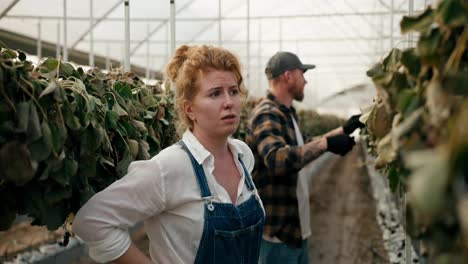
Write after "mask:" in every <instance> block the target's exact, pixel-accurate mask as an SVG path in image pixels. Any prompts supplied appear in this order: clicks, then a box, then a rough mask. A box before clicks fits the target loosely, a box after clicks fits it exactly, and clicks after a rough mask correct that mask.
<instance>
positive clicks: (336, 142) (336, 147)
mask: <svg viewBox="0 0 468 264" xmlns="http://www.w3.org/2000/svg"><path fill="white" fill-rule="evenodd" d="M355 144H356V143H355V142H354V139H353V138H352V137H350V136H348V135H336V136H331V137H327V145H328V148H327V150H328V151H331V152H333V153H335V154H338V155H341V156H344V155H345V154H346V153H348V152H349V151H350V150H351V149H352V148H353V146H354V145H355Z"/></svg>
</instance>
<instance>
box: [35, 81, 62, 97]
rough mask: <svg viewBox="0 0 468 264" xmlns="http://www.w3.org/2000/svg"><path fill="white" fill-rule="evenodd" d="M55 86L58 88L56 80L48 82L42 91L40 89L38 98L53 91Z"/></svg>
mask: <svg viewBox="0 0 468 264" xmlns="http://www.w3.org/2000/svg"><path fill="white" fill-rule="evenodd" d="M57 88H58V84H57V82H56V81H55V80H52V81H51V82H49V84H48V85H47V88H45V89H44V91H42V93H41V95H39V98H41V97H42V96H44V95H47V94H50V93H53V92H54V91H55V90H56V89H57Z"/></svg>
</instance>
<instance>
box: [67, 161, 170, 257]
mask: <svg viewBox="0 0 468 264" xmlns="http://www.w3.org/2000/svg"><path fill="white" fill-rule="evenodd" d="M163 179H164V177H163V175H162V172H161V170H160V166H159V164H158V161H157V160H156V159H152V160H145V161H135V162H132V163H131V164H130V166H129V167H128V173H127V175H125V176H124V177H123V178H122V179H120V180H118V181H116V182H114V183H113V184H111V185H110V186H109V187H107V188H106V189H104V190H103V191H101V192H99V193H97V194H96V195H94V196H93V197H92V198H91V199H90V200H89V201H88V202H87V203H86V204H85V205H84V206H83V207H82V208H81V209H80V210H79V211H78V213H77V215H76V217H75V220H74V223H73V232H74V233H75V234H77V235H78V236H79V237H80V238H81V239H83V240H84V241H85V242H86V243H87V244H88V246H89V255H90V257H91V258H93V259H94V260H95V261H97V262H109V261H112V260H115V259H116V258H118V257H120V256H122V255H123V254H124V253H125V252H126V251H127V250H128V248H129V247H130V244H131V239H130V235H129V233H128V228H130V227H132V226H134V225H135V224H136V223H138V222H140V221H142V220H145V219H147V218H149V217H150V216H153V215H157V214H160V213H161V212H162V211H163V210H164V208H165V196H166V195H165V188H164V180H163Z"/></svg>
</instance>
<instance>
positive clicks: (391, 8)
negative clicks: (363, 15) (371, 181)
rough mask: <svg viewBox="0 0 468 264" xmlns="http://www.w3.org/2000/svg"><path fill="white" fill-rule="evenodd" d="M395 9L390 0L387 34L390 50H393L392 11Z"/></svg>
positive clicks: (392, 1)
mask: <svg viewBox="0 0 468 264" xmlns="http://www.w3.org/2000/svg"><path fill="white" fill-rule="evenodd" d="M394 9H395V5H394V0H391V5H390V26H389V28H390V32H389V35H390V49H393V15H394V14H393V11H394Z"/></svg>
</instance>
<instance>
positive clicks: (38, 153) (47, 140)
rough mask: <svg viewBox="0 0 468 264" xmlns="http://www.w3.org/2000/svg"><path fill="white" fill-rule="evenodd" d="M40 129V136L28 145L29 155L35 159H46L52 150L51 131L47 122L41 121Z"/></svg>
mask: <svg viewBox="0 0 468 264" xmlns="http://www.w3.org/2000/svg"><path fill="white" fill-rule="evenodd" d="M41 131H42V137H41V138H39V139H38V140H36V141H34V142H32V143H31V144H30V145H29V150H30V151H31V157H32V158H33V159H34V160H37V161H43V160H45V159H47V158H48V157H49V156H50V154H51V153H52V150H53V143H52V141H53V139H52V132H51V130H50V127H49V124H48V123H47V122H45V121H43V122H42V125H41Z"/></svg>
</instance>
